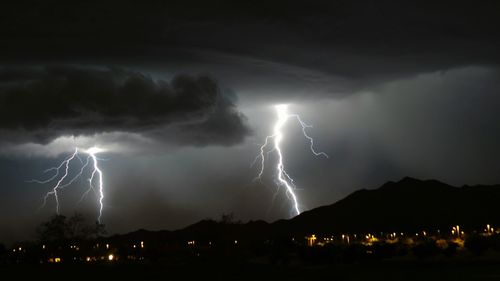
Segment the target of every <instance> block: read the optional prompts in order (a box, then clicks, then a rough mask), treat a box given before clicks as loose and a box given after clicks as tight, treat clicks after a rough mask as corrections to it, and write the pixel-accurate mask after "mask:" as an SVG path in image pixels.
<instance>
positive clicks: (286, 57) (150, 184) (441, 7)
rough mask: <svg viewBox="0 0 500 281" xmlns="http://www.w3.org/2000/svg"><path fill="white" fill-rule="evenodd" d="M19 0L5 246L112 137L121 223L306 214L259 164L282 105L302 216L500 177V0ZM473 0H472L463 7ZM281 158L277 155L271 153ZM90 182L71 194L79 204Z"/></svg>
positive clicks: (0, 172)
mask: <svg viewBox="0 0 500 281" xmlns="http://www.w3.org/2000/svg"><path fill="white" fill-rule="evenodd" d="M423 2H424V1H412V2H410V1H356V0H354V1H347V0H346V1H336V0H332V1H317V0H316V1H314V0H313V1H311V0H307V1H305V0H300V1H299V0H286V1H285V0H277V1H234V0H233V1H228V0H218V1H215V0H212V1H201V0H196V1H195V0H182V1H128V2H127V3H124V1H106V2H105V1H94V0H90V1H51V0H43V1H42V0H40V1H15V4H7V3H4V4H2V8H1V9H0V14H1V16H0V38H1V41H0V178H1V179H2V181H1V182H0V241H4V242H11V241H15V240H21V239H29V238H32V237H33V235H34V229H35V227H36V225H37V224H38V223H39V222H40V221H42V220H45V219H47V217H48V216H50V215H51V214H53V213H54V202H53V200H49V202H48V204H47V206H46V208H44V209H42V210H40V211H37V209H38V207H39V206H40V204H41V199H42V197H43V195H44V194H45V192H47V191H48V190H49V189H50V188H51V186H50V185H37V184H32V183H27V182H26V181H27V180H28V179H31V178H42V179H43V178H44V176H45V177H46V176H47V175H44V174H43V171H44V170H45V169H46V168H48V167H51V166H55V165H57V164H58V163H59V162H60V161H61V160H63V159H64V158H65V157H67V155H68V153H71V151H72V150H73V149H74V147H75V146H79V147H84V148H86V147H91V146H94V145H98V146H100V147H104V148H106V149H107V150H108V151H107V152H106V153H104V154H102V155H101V157H102V158H104V159H103V161H102V162H101V166H102V170H103V171H104V176H105V179H104V181H105V185H106V198H105V208H104V215H103V223H105V224H106V226H107V229H108V232H110V233H115V232H127V231H132V230H135V229H138V228H147V229H176V228H180V227H183V226H186V225H188V224H191V223H194V222H196V221H198V220H200V219H204V218H215V219H217V218H219V217H220V216H221V215H222V214H223V213H230V212H233V213H234V215H235V218H236V219H241V220H243V221H246V220H250V219H254V220H255V219H264V220H268V221H273V220H276V219H280V218H289V217H290V215H291V213H290V207H291V206H290V204H289V201H288V200H287V199H286V196H285V195H284V193H283V192H281V193H279V194H278V196H276V198H274V193H275V191H276V187H275V186H274V185H273V179H272V173H271V172H269V171H268V172H266V174H265V177H264V180H263V182H262V183H255V182H252V179H253V178H254V177H255V175H256V174H257V172H258V166H254V167H251V166H250V164H251V163H252V161H253V160H254V158H255V156H256V155H257V154H258V151H259V145H260V144H262V143H263V141H264V138H265V136H266V135H267V134H269V133H270V132H271V131H272V126H273V122H274V120H275V111H274V108H273V105H274V104H278V103H287V104H290V111H293V112H295V113H298V114H300V115H301V116H302V117H303V119H304V120H305V121H307V122H308V123H311V124H313V125H314V127H313V128H311V129H309V131H308V132H309V134H310V135H311V136H312V137H314V138H315V140H316V147H317V149H318V150H321V151H324V152H326V153H328V154H329V155H330V158H329V159H325V158H321V157H315V156H313V155H311V154H310V151H309V150H308V146H307V141H306V140H305V139H304V138H303V137H302V136H301V134H300V128H299V127H298V126H297V124H294V123H288V124H287V126H286V139H285V140H284V142H283V150H284V153H285V162H286V163H285V164H286V166H287V169H288V172H289V174H290V175H292V176H293V177H294V179H295V182H296V184H297V186H298V190H297V194H298V196H299V198H300V204H301V207H302V209H303V210H307V209H311V208H315V207H318V206H321V205H325V204H331V203H333V202H335V201H337V200H339V199H342V198H343V197H344V196H346V195H348V194H349V193H351V192H352V191H354V190H357V189H360V188H374V187H377V186H379V185H381V184H383V183H384V182H386V181H389V180H398V179H400V178H401V177H404V176H412V177H417V178H423V179H428V178H433V179H438V180H441V181H444V182H447V183H450V184H454V185H464V184H494V183H500V147H499V143H500V118H499V116H498V112H499V109H500V52H499V51H498V50H500V30H499V27H500V16H499V15H500V2H498V1H449V2H442V1H432V2H429V3H423ZM459 2H460V3H459ZM269 160H270V161H273V160H275V159H273V158H271V159H269ZM84 188H85V183H84V181H81V182H77V183H76V184H75V185H74V186H72V187H71V188H70V187H68V188H67V189H65V190H64V191H63V192H62V193H61V198H62V199H61V208H62V213H63V214H66V215H71V214H72V213H73V212H74V211H80V212H84V213H87V214H89V215H91V216H95V215H96V204H95V200H93V199H92V198H89V199H88V200H86V201H85V203H83V204H81V205H78V206H76V204H75V202H76V201H77V199H78V196H79V194H81V192H82V191H84Z"/></svg>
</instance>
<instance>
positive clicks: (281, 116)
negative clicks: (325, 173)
mask: <svg viewBox="0 0 500 281" xmlns="http://www.w3.org/2000/svg"><path fill="white" fill-rule="evenodd" d="M275 109H276V113H277V117H278V119H277V121H276V123H275V124H274V127H273V134H272V135H270V136H267V137H266V139H265V141H264V144H263V145H262V146H261V147H260V154H259V155H257V157H256V158H255V160H254V163H255V162H257V160H258V159H259V158H260V170H259V173H258V175H257V177H256V180H261V178H262V175H263V173H264V168H265V160H266V155H268V154H270V153H272V152H276V154H277V155H278V162H277V163H276V167H275V169H276V173H277V176H276V178H277V184H278V187H279V186H283V187H285V188H286V194H287V196H288V198H289V199H290V200H291V202H292V205H293V211H294V213H295V214H296V215H299V214H300V208H299V200H298V198H297V195H296V194H295V185H294V181H293V178H292V177H291V176H290V175H289V174H288V173H287V172H286V170H285V165H284V161H283V151H282V149H281V142H282V140H283V138H284V134H283V126H284V125H285V124H286V122H287V121H288V120H290V119H295V120H297V122H298V124H299V125H300V126H301V128H302V133H303V134H304V137H305V138H306V139H307V140H308V141H309V144H310V145H309V148H310V150H311V152H312V153H313V154H314V155H316V156H324V157H326V158H328V155H327V154H326V153H324V152H317V151H316V150H315V149H314V139H313V138H311V137H310V136H309V135H308V134H307V132H306V129H307V128H311V127H312V126H311V125H308V124H307V123H305V122H304V121H302V119H301V118H300V116H299V115H298V114H290V113H288V105H286V104H280V105H276V106H275ZM268 146H271V149H269V150H268V151H267V152H266V148H267V147H268ZM252 165H253V164H252Z"/></svg>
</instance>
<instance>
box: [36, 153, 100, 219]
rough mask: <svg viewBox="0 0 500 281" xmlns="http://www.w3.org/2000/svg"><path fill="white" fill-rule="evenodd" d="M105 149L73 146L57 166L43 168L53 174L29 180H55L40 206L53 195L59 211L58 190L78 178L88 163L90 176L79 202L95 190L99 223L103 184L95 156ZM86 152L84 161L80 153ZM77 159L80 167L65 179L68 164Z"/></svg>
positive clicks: (38, 181) (57, 211) (37, 181)
mask: <svg viewBox="0 0 500 281" xmlns="http://www.w3.org/2000/svg"><path fill="white" fill-rule="evenodd" d="M104 151H105V150H104V149H102V148H99V147H91V148H89V149H86V150H80V149H79V148H75V151H74V152H73V153H72V154H71V155H70V156H69V157H68V158H66V159H65V160H64V161H63V162H61V164H59V166H57V167H52V168H50V169H47V170H45V173H48V172H51V171H55V174H54V175H53V176H52V177H50V178H49V179H46V180H31V181H29V182H34V183H39V184H46V183H49V182H53V181H56V180H57V182H56V183H55V185H54V186H53V187H52V189H51V190H50V191H49V192H47V193H46V194H45V196H44V198H43V204H42V206H41V207H40V208H43V207H45V205H46V204H47V200H48V199H49V198H50V197H51V196H53V197H54V200H55V202H56V213H57V214H59V212H60V201H59V200H60V198H59V192H60V191H61V190H62V189H63V188H65V187H67V186H70V185H71V184H72V183H73V182H74V181H75V180H77V179H78V178H80V177H81V176H82V174H83V173H84V171H85V169H86V168H87V167H89V164H90V167H91V168H90V177H89V178H88V182H89V188H88V189H87V191H85V192H84V193H83V194H82V197H81V198H80V201H78V202H81V201H83V199H84V198H85V197H86V196H87V194H88V193H89V192H90V191H92V190H93V191H95V192H96V194H97V197H98V203H99V216H98V217H97V221H98V222H99V223H100V222H101V217H102V211H103V201H104V184H103V175H102V170H101V169H100V168H99V158H98V157H97V156H96V155H97V154H99V153H102V152H104ZM81 153H83V154H86V155H87V158H86V160H85V163H84V162H83V160H82V159H81V158H80V154H81ZM75 159H78V160H79V162H80V164H81V167H80V170H79V172H78V173H77V174H76V175H75V176H73V177H72V178H71V179H70V180H67V178H68V176H69V174H70V165H71V163H72V162H75V161H74V160H75ZM94 182H96V186H97V189H98V190H97V191H96V190H95V186H94Z"/></svg>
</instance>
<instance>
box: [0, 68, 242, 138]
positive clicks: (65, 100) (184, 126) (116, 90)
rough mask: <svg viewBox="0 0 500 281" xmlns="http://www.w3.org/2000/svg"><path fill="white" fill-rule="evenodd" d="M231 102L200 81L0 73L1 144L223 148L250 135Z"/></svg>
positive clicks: (70, 71)
mask: <svg viewBox="0 0 500 281" xmlns="http://www.w3.org/2000/svg"><path fill="white" fill-rule="evenodd" d="M233 99H234V96H233V95H232V94H231V93H230V92H228V91H222V90H221V89H220V88H219V86H218V84H217V82H216V81H215V80H213V79H211V78H209V77H206V76H199V77H193V76H188V75H178V76H176V77H174V78H173V79H172V81H171V82H167V81H165V80H153V79H152V78H151V77H149V76H147V75H144V74H141V73H138V72H131V71H126V70H121V69H90V68H75V67H55V68H42V69H37V68H26V69H24V71H22V70H21V69H15V70H11V69H3V70H2V71H0V130H2V131H3V132H4V134H3V136H2V137H3V140H4V141H5V140H6V139H7V140H8V138H9V134H10V135H11V136H12V138H15V139H16V140H17V141H27V142H28V141H29V142H42V143H43V142H47V141H50V140H52V139H54V138H56V137H58V136H61V135H93V134H96V133H103V132H134V133H139V134H141V135H145V136H146V137H153V138H161V139H163V140H168V139H169V142H176V141H182V142H183V143H188V144H196V145H206V144H223V145H229V144H234V143H237V142H240V141H242V140H243V138H244V137H245V136H246V135H247V134H248V132H249V130H248V128H247V127H246V125H245V118H244V116H243V115H242V114H241V113H239V112H238V111H237V109H236V107H235V105H234V102H233ZM171 131H175V135H172V134H171V133H169V132H171ZM201 136H203V137H201Z"/></svg>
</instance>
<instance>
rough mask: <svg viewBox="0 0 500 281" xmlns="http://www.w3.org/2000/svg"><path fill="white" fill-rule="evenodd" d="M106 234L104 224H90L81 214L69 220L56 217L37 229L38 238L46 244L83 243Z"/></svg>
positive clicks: (63, 217)
mask: <svg viewBox="0 0 500 281" xmlns="http://www.w3.org/2000/svg"><path fill="white" fill-rule="evenodd" d="M105 233H106V232H105V229H104V225H103V224H100V223H98V222H96V223H95V224H92V223H89V222H88V220H87V219H86V218H85V216H83V215H82V214H80V213H75V214H73V216H71V217H70V218H69V219H68V218H66V217H65V216H62V215H54V216H52V217H51V218H50V219H49V220H48V221H46V222H43V223H42V224H41V225H40V226H39V227H38V229H37V234H38V238H39V240H40V241H41V242H44V243H61V242H64V241H68V240H73V241H75V240H78V241H81V240H87V239H93V238H97V237H99V236H101V235H103V234H105Z"/></svg>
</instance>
